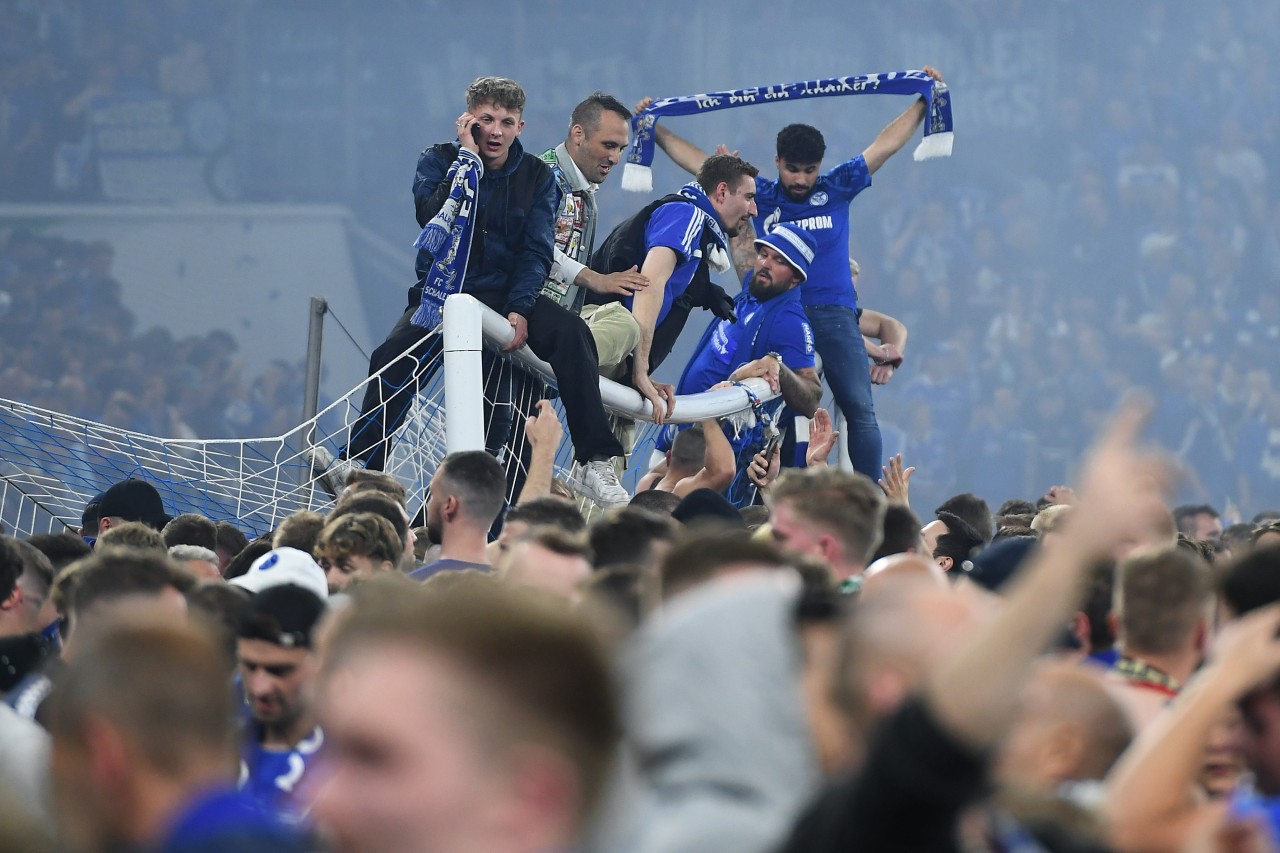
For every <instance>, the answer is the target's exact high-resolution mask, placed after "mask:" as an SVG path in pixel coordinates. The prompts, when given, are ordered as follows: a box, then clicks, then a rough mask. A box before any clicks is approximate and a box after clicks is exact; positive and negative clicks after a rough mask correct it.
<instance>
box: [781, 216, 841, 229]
mask: <svg viewBox="0 0 1280 853" xmlns="http://www.w3.org/2000/svg"><path fill="white" fill-rule="evenodd" d="M791 224H792V225H795V226H797V227H799V228H803V229H804V230H806V231H819V230H821V229H823V228H834V227H835V224H834V223H833V222H832V221H831V217H830V216H806V217H805V218H804V219H797V220H795V221H793V222H792V223H791Z"/></svg>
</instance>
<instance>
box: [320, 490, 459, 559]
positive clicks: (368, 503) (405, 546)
mask: <svg viewBox="0 0 1280 853" xmlns="http://www.w3.org/2000/svg"><path fill="white" fill-rule="evenodd" d="M437 472H438V469H437ZM354 512H372V513H374V514H375V515H380V516H382V517H383V518H385V519H386V520H387V521H389V522H391V526H392V527H394V528H395V530H396V535H397V536H399V537H400V542H401V546H402V556H401V558H400V568H401V569H402V570H405V571H408V570H411V569H413V568H414V567H416V566H417V562H416V559H415V557H414V543H415V538H414V537H415V534H414V532H413V527H412V526H410V523H409V513H407V512H406V511H405V508H404V506H403V505H401V504H399V503H397V502H396V501H395V500H394V499H392V498H391V497H390V496H389V495H387V494H386V493H384V492H379V491H377V490H373V489H359V490H357V491H354V492H351V493H350V494H344V495H343V496H342V497H341V498H339V499H338V502H337V503H336V504H334V507H333V511H332V512H330V513H329V519H328V520H329V521H333V520H334V519H336V518H339V517H341V516H343V515H346V514H348V513H354ZM428 538H430V537H428Z"/></svg>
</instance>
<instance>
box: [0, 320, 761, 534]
mask: <svg viewBox="0 0 1280 853" xmlns="http://www.w3.org/2000/svg"><path fill="white" fill-rule="evenodd" d="M502 343H504V341H502V340H497V339H487V340H486V345H487V346H488V347H490V349H489V351H488V352H486V353H485V359H484V360H485V371H484V375H485V381H484V388H483V391H482V393H483V395H484V399H485V401H486V406H485V410H486V411H485V423H486V424H487V427H488V435H487V440H486V444H487V447H488V449H489V450H490V451H491V452H493V453H495V454H497V455H498V457H499V459H500V460H501V461H502V462H503V463H504V465H505V467H506V469H507V471H508V484H509V495H508V497H511V498H514V496H515V495H516V494H517V493H518V491H519V488H520V486H521V484H522V483H523V480H524V464H525V463H524V459H523V453H522V450H523V447H524V422H525V419H526V418H527V417H528V416H529V415H530V414H532V413H533V412H534V411H535V409H536V407H535V404H536V402H537V401H538V400H540V399H542V398H543V397H545V396H548V391H549V388H550V387H551V386H550V385H549V384H548V379H549V373H547V371H546V370H545V369H544V368H541V367H538V366H537V365H532V366H531V365H530V364H528V363H522V362H521V361H518V360H516V359H513V358H508V357H505V356H500V355H498V354H497V352H496V349H497V347H498V346H500V345H501V344H502ZM438 344H439V342H438V341H435V342H433V343H432V344H431V345H429V346H422V345H418V346H416V347H414V348H413V349H411V350H409V351H407V352H406V353H405V354H404V355H403V356H402V357H401V358H414V356H413V355H412V353H413V351H414V349H417V350H418V351H419V353H421V352H422V351H425V352H426V353H427V354H426V356H424V357H423V360H422V361H421V362H419V363H418V364H417V370H416V372H415V373H414V376H413V378H409V379H407V380H406V381H405V384H408V383H412V382H418V383H420V388H419V392H418V393H417V394H416V395H415V396H414V398H413V401H412V405H411V407H410V409H409V411H408V414H407V416H406V418H405V421H404V424H403V426H401V427H400V429H399V430H398V431H397V432H396V433H395V434H394V435H393V437H392V438H391V440H390V449H389V450H388V452H387V453H386V468H385V470H386V471H387V473H389V474H391V475H393V476H394V477H396V479H398V480H399V481H400V482H401V483H403V484H404V486H405V488H406V489H407V490H408V492H409V511H410V513H416V512H417V511H418V509H419V508H420V507H421V506H422V504H423V503H424V502H425V500H426V496H427V487H428V485H429V484H430V481H431V476H432V475H433V474H434V472H435V469H436V467H437V466H438V465H439V463H440V460H441V459H443V458H444V456H445V454H446V445H445V417H446V410H445V405H444V384H445V383H444V369H443V368H444V357H443V355H442V352H441V349H442V347H441V346H439V345H438ZM393 364H394V362H393ZM391 369H392V366H391V365H389V366H388V368H386V369H384V370H383V371H381V372H380V374H379V375H377V376H374V377H371V378H370V379H368V380H366V381H365V382H362V383H360V384H359V385H357V386H356V387H355V388H353V389H351V390H350V391H348V392H347V393H346V394H344V395H343V396H342V397H340V398H339V399H337V400H335V401H334V402H332V403H330V404H329V405H327V406H326V407H325V408H324V409H323V410H322V411H321V412H320V413H319V414H318V415H317V416H316V417H315V418H313V419H312V420H310V421H308V422H306V423H303V424H300V425H299V426H298V427H296V428H294V429H293V430H290V431H289V432H288V433H286V434H285V435H282V436H276V437H273V438H258V439H244V440H231V439H226V440H207V441H196V440H186V439H170V438H158V437H155V436H149V435H143V434H141V433H136V432H130V431H128V430H123V429H119V428H116V427H112V426H108V425H106V424H101V423H95V422H93V421H88V420H84V419H82V418H76V417H73V416H71V415H66V414H61V413H58V412H51V411H47V410H44V409H39V408H36V407H34V406H30V405H27V404H25V403H20V402H14V401H10V400H0V518H2V519H3V521H4V523H5V524H6V525H7V526H8V527H9V528H10V530H11V531H12V532H14V533H16V534H19V535H30V534H33V533H42V532H49V531H54V532H57V531H61V530H65V529H68V528H70V529H76V528H78V527H79V524H80V517H81V512H82V511H83V509H84V506H85V504H86V503H88V502H89V500H90V499H92V498H93V497H94V496H95V495H97V494H99V493H100V492H102V491H104V490H106V489H107V488H108V487H109V486H110V485H112V484H113V483H117V482H119V481H121V480H124V479H126V478H128V477H141V478H143V479H146V480H149V481H150V482H152V483H154V484H155V486H156V487H157V489H158V490H159V492H160V495H161V498H162V500H163V502H164V506H165V509H166V511H167V512H169V513H170V514H171V515H177V514H179V513H183V512H195V513H199V514H201V515H204V516H206V517H208V518H212V519H215V520H220V521H221V520H225V521H231V522H233V523H235V524H236V525H237V526H238V527H240V528H241V529H242V530H243V531H244V532H245V533H246V534H249V535H257V534H262V533H266V532H268V531H270V530H272V529H274V528H275V527H276V526H277V525H278V524H279V523H280V521H281V520H283V519H284V518H286V517H287V516H289V515H291V514H293V513H295V512H297V511H299V510H301V509H319V510H324V509H325V508H327V506H328V505H329V504H331V503H332V499H331V498H330V496H329V494H328V493H327V492H326V491H325V490H324V489H323V488H321V487H320V484H319V482H318V479H317V473H316V472H313V471H312V468H311V464H310V459H309V455H308V449H309V447H310V446H311V445H312V444H316V445H321V446H324V447H325V448H327V449H328V450H330V451H331V452H333V453H337V452H338V451H339V450H340V449H342V448H343V447H345V446H346V444H347V442H348V441H349V440H350V438H351V435H352V433H353V430H354V431H356V432H359V431H360V430H361V429H364V428H367V424H364V423H362V422H361V421H360V407H361V403H362V401H363V399H364V397H365V393H366V389H368V388H370V387H373V388H375V389H376V392H375V399H376V400H377V401H378V405H379V408H382V407H383V406H385V403H386V402H387V400H388V399H390V398H392V397H393V396H394V394H395V392H396V390H397V388H396V387H388V388H385V389H384V388H383V387H382V382H381V381H380V379H381V374H383V373H387V372H388V371H390V370H391ZM632 393H634V392H632ZM700 396H701V395H700ZM717 405H719V410H718V411H717V412H715V413H716V414H719V415H720V416H725V415H735V416H738V417H741V416H742V414H743V413H744V412H749V411H750V406H749V404H747V403H746V402H745V401H744V399H743V398H741V397H737V398H735V399H734V400H733V401H731V402H728V403H724V402H719V403H717ZM556 409H557V414H559V415H560V417H561V421H562V423H563V421H564V417H563V412H562V411H561V409H560V405H559V402H558V401H557V402H556ZM619 411H620V410H617V409H616V407H615V416H616V415H618V414H619ZM622 414H623V415H625V416H629V417H634V416H635V415H636V413H635V412H623V413H622ZM635 426H636V438H635V449H634V451H633V452H632V454H631V457H630V458H631V464H630V466H629V469H628V471H627V472H626V475H625V476H624V480H623V482H624V485H626V486H627V487H628V489H629V490H630V491H634V488H635V482H636V480H637V479H638V477H639V476H640V475H641V474H643V472H644V471H645V470H646V468H647V463H648V460H649V456H650V453H651V451H652V449H653V446H654V441H655V438H656V435H657V431H658V428H657V427H655V426H654V425H653V424H652V423H645V422H643V421H641V422H639V423H637V424H636V425H635ZM378 443H381V440H380V441H379V442H378ZM572 457H573V446H572V442H571V441H570V439H569V437H568V436H567V434H566V437H565V440H564V442H563V443H562V445H561V447H560V449H559V452H558V454H557V462H556V473H557V476H559V477H560V478H561V479H563V480H564V481H566V482H568V483H570V484H572V483H573V482H574V476H575V473H576V472H575V471H574V470H573V462H572ZM582 507H583V509H584V511H586V512H588V514H590V513H591V512H593V511H594V507H592V506H590V505H589V503H588V502H587V501H586V500H585V499H584V500H583V501H582Z"/></svg>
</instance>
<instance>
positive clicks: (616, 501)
mask: <svg viewBox="0 0 1280 853" xmlns="http://www.w3.org/2000/svg"><path fill="white" fill-rule="evenodd" d="M578 487H579V488H580V489H581V490H582V493H583V494H584V495H586V496H587V497H589V498H591V500H593V501H595V502H596V503H598V504H600V506H602V507H604V508H605V509H612V508H614V507H623V506H626V505H627V504H628V503H630V502H631V495H629V494H627V490H626V489H624V488H622V483H620V482H618V472H617V471H615V470H614V468H613V460H612V459H600V460H597V461H594V462H588V463H586V464H585V465H583V466H582V471H581V473H580V474H579V475H578Z"/></svg>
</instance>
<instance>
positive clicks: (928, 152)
mask: <svg viewBox="0 0 1280 853" xmlns="http://www.w3.org/2000/svg"><path fill="white" fill-rule="evenodd" d="M954 138H955V134H954V133H952V132H951V131H949V130H948V131H941V132H939V133H931V134H929V135H928V136H926V137H925V138H924V139H922V140H920V144H919V145H917V146H916V150H915V151H914V152H913V153H912V154H911V156H912V158H913V159H914V160H915V161H916V162H920V161H921V160H933V159H935V158H938V157H950V156H951V143H952V140H953V139H954Z"/></svg>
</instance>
